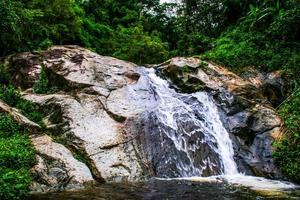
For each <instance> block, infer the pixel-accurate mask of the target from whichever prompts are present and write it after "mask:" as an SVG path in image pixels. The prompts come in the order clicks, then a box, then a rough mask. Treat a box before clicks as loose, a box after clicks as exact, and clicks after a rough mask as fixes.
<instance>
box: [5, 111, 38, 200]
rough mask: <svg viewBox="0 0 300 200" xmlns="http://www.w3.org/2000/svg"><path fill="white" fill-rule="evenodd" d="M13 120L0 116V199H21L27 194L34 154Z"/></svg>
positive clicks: (6, 116) (27, 140) (25, 137)
mask: <svg viewBox="0 0 300 200" xmlns="http://www.w3.org/2000/svg"><path fill="white" fill-rule="evenodd" d="M21 130H22V129H21V127H19V126H18V125H17V124H16V123H15V122H14V121H13V119H12V118H11V117H10V116H8V115H4V114H1V115H0V199H3V200H11V199H22V198H24V197H26V196H27V194H28V192H29V185H30V183H31V177H30V168H31V167H32V166H33V164H34V163H35V159H34V155H35V152H34V150H33V148H32V146H31V144H30V140H29V138H28V137H27V136H26V135H24V134H23V133H21V132H20V131H21Z"/></svg>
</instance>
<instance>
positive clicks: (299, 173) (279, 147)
mask: <svg viewBox="0 0 300 200" xmlns="http://www.w3.org/2000/svg"><path fill="white" fill-rule="evenodd" d="M279 113H280V115H281V117H282V118H283V119H284V122H285V127H286V128H287V132H286V135H285V136H284V138H283V139H282V140H279V141H277V142H276V143H275V144H274V146H275V147H276V152H275V153H274V157H275V159H276V162H277V164H278V166H279V167H280V169H281V170H282V172H283V173H284V174H285V175H286V176H287V177H288V178H290V179H291V180H294V181H297V182H300V148H299V147H300V89H299V90H298V91H296V92H295V93H294V94H293V95H292V96H291V97H290V98H289V99H288V101H286V102H285V103H284V104H282V106H281V107H280V109H279Z"/></svg>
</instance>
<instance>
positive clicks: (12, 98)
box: [0, 85, 21, 107]
mask: <svg viewBox="0 0 300 200" xmlns="http://www.w3.org/2000/svg"><path fill="white" fill-rule="evenodd" d="M0 99H1V100H2V101H4V102H6V103H7V104H8V105H10V106H13V107H15V106H16V105H17V104H18V102H19V101H20V99H21V94H20V92H19V91H18V90H16V89H15V88H14V87H13V86H11V85H9V86H6V85H0Z"/></svg>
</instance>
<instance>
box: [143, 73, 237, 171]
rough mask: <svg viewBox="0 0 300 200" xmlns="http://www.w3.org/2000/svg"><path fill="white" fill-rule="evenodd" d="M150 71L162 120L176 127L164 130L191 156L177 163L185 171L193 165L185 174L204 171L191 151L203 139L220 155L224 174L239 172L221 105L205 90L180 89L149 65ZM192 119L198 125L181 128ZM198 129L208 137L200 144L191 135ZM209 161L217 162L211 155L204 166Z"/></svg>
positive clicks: (178, 147) (171, 126)
mask: <svg viewBox="0 0 300 200" xmlns="http://www.w3.org/2000/svg"><path fill="white" fill-rule="evenodd" d="M146 72H147V76H148V78H149V83H150V84H151V85H152V87H153V89H154V90H155V94H156V99H157V101H159V104H158V107H157V108H156V109H157V110H156V115H157V116H158V119H159V121H160V122H162V123H164V124H165V125H166V126H168V127H169V128H170V129H173V130H174V131H164V132H163V133H164V134H166V135H167V136H168V137H169V138H170V139H171V140H172V141H173V143H174V144H175V147H176V148H177V150H179V151H181V152H185V153H186V155H187V157H188V159H189V160H190V162H189V163H183V162H181V161H179V160H178V163H177V167H178V168H181V169H182V171H185V170H187V169H189V168H191V167H192V171H193V172H192V173H186V174H184V173H183V175H186V176H192V175H202V170H203V169H201V168H199V167H198V168H197V167H195V166H194V158H193V157H192V156H191V153H190V152H191V151H195V149H197V148H199V146H200V145H202V144H203V143H206V144H209V145H210V148H211V149H212V150H213V151H214V152H216V153H217V154H218V155H219V159H220V160H221V163H222V165H223V169H222V170H221V171H222V174H226V175H232V174H238V169H237V165H236V163H235V161H234V159H233V156H234V151H233V146H232V142H231V140H230V137H229V134H228V132H227V131H226V129H225V128H224V126H223V124H222V122H221V120H220V118H219V114H218V108H217V106H216V105H215V104H214V101H213V99H212V98H211V97H210V96H209V95H208V94H207V93H205V92H197V93H194V94H182V93H177V92H176V91H175V90H174V89H171V88H170V85H169V83H168V81H166V80H163V79H162V78H160V77H158V76H157V75H156V74H155V71H154V69H147V70H146ZM199 116H200V117H199ZM188 122H190V123H191V122H192V123H193V125H194V126H195V127H196V128H195V129H194V130H191V131H190V132H189V131H188V130H186V129H184V128H183V129H182V128H181V129H180V127H182V124H184V123H188ZM197 131H198V132H199V131H201V132H204V133H205V137H204V138H202V141H201V143H200V144H197V143H196V144H193V145H190V144H189V143H188V139H187V138H188V137H190V136H191V135H192V134H194V133H196V132H197ZM174 133H176V134H174ZM187 165H188V166H187ZM207 165H209V166H211V165H214V163H213V162H212V161H211V159H210V158H209V157H208V158H206V159H205V166H203V168H205V167H207Z"/></svg>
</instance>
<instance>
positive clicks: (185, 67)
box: [159, 58, 282, 178]
mask: <svg viewBox="0 0 300 200" xmlns="http://www.w3.org/2000/svg"><path fill="white" fill-rule="evenodd" d="M159 68H160V69H161V71H162V72H161V73H162V74H163V75H165V76H167V77H169V79H170V80H171V81H172V82H173V83H174V84H175V85H176V88H177V90H179V91H183V92H194V91H195V90H198V87H199V84H200V85H201V87H202V89H203V90H206V91H207V92H208V93H210V94H212V96H214V99H215V101H216V102H217V104H218V105H219V109H220V112H221V115H222V116H223V117H222V118H221V119H222V121H223V123H224V125H225V127H226V128H227V130H228V131H229V133H231V137H232V140H233V143H234V149H235V160H236V162H237V163H238V166H239V171H240V172H244V173H246V174H250V175H258V176H265V177H269V178H279V177H281V174H280V172H279V170H278V169H277V168H276V166H275V164H274V159H272V152H273V151H274V149H273V147H272V142H273V141H274V140H275V139H276V136H278V134H280V133H278V132H280V127H281V126H282V121H281V119H280V117H279V116H278V114H277V113H276V111H275V110H274V108H272V103H273V102H272V99H269V96H268V95H267V94H265V93H264V88H265V87H267V86H266V85H268V84H269V83H270V81H266V85H264V83H263V81H255V80H254V78H253V77H252V76H250V77H248V78H249V79H243V78H241V77H239V76H237V75H236V74H234V73H232V72H230V71H228V70H227V69H225V68H223V67H220V66H217V65H215V64H212V63H208V62H203V61H201V60H199V59H197V58H173V59H171V60H169V61H167V62H166V63H163V64H162V65H160V66H159ZM269 76H270V75H269ZM258 78H260V79H262V80H266V79H263V78H261V77H259V76H258ZM267 80H268V79H267ZM187 83H188V84H187ZM182 85H184V87H182ZM187 86H188V87H187ZM274 87H275V86H274ZM269 89H270V90H271V88H269Z"/></svg>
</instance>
